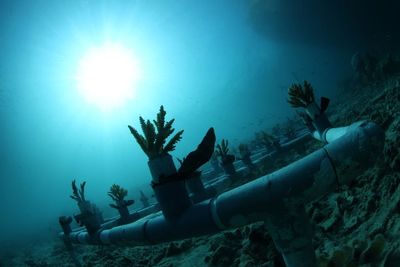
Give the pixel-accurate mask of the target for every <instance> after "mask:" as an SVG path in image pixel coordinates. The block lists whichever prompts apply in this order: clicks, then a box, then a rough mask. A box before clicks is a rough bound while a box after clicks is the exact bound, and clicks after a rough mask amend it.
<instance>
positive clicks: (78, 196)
mask: <svg viewBox="0 0 400 267" xmlns="http://www.w3.org/2000/svg"><path fill="white" fill-rule="evenodd" d="M85 185H86V182H83V183H81V186H80V189H79V190H78V187H77V186H76V181H75V180H73V181H72V195H71V196H70V197H71V198H72V199H74V200H76V201H77V202H78V203H82V202H85V201H86V199H85Z"/></svg>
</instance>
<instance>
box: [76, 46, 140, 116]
mask: <svg viewBox="0 0 400 267" xmlns="http://www.w3.org/2000/svg"><path fill="white" fill-rule="evenodd" d="M76 78H77V87H78V90H79V91H80V93H81V94H82V96H83V97H84V98H85V99H86V101H88V102H89V103H91V104H94V105H96V106H98V107H99V108H100V109H102V110H107V111H108V110H111V109H113V108H116V107H119V106H121V105H123V104H124V103H125V102H126V101H128V100H130V99H132V98H133V97H134V96H135V84H136V83H137V81H138V80H139V79H140V70H139V67H138V63H137V61H136V60H135V58H134V56H133V54H132V52H131V51H130V50H129V49H126V48H124V47H122V46H120V45H115V44H113V45H110V44H109V45H105V46H102V47H95V48H92V49H90V50H89V51H88V52H87V54H86V55H85V56H84V57H83V58H82V59H81V60H80V62H79V66H78V71H77V77H76Z"/></svg>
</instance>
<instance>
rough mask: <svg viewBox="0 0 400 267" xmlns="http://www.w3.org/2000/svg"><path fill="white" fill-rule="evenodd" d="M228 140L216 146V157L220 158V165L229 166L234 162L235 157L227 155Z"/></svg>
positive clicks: (223, 140)
mask: <svg viewBox="0 0 400 267" xmlns="http://www.w3.org/2000/svg"><path fill="white" fill-rule="evenodd" d="M228 144H229V143H228V140H226V139H222V141H221V144H217V146H216V149H217V150H216V151H215V152H216V155H217V156H218V157H220V159H221V163H222V165H226V164H231V163H233V162H234V161H235V156H234V155H231V154H228V152H229V148H228Z"/></svg>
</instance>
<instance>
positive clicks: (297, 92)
mask: <svg viewBox="0 0 400 267" xmlns="http://www.w3.org/2000/svg"><path fill="white" fill-rule="evenodd" d="M288 94H289V98H288V103H289V104H290V105H291V106H292V107H294V108H298V107H304V108H305V107H307V106H308V105H309V104H311V103H312V102H314V100H315V98H314V90H313V88H312V86H311V84H310V83H309V82H307V81H304V83H303V85H302V84H300V83H299V84H293V85H292V86H291V87H289V91H288Z"/></svg>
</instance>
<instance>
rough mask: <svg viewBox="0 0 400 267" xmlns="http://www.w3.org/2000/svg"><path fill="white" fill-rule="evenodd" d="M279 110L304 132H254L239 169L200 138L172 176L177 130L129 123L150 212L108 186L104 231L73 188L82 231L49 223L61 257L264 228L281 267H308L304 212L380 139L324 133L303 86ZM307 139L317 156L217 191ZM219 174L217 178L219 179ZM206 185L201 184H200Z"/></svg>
mask: <svg viewBox="0 0 400 267" xmlns="http://www.w3.org/2000/svg"><path fill="white" fill-rule="evenodd" d="M288 102H289V104H290V105H291V106H292V107H294V108H298V109H302V110H303V111H300V112H299V113H298V114H299V115H300V117H301V118H302V120H303V121H304V123H305V124H306V127H307V128H308V130H309V132H306V133H302V134H298V133H297V132H296V131H295V130H294V129H293V128H290V129H284V131H283V135H284V138H285V139H284V140H285V141H282V140H280V139H279V138H278V137H276V136H273V135H271V134H268V133H266V132H262V133H261V134H260V135H259V140H260V141H261V143H262V144H263V146H265V148H263V149H262V150H260V151H259V152H255V153H253V151H251V149H250V148H249V147H248V146H247V145H245V144H242V145H240V146H239V152H240V160H241V162H242V163H241V162H240V161H235V156H234V155H232V154H229V147H228V141H227V140H226V139H222V141H221V143H220V144H217V146H215V142H216V136H215V132H214V129H213V128H210V129H209V130H208V131H207V133H206V134H205V136H204V138H203V140H202V141H201V142H200V144H199V145H198V146H197V148H196V149H195V150H194V151H192V152H190V153H189V154H188V155H187V156H186V157H185V158H183V159H182V160H181V161H180V163H181V165H180V167H179V168H178V169H177V168H176V167H175V165H174V162H173V159H172V156H171V155H170V153H171V152H173V151H174V149H175V146H176V145H177V143H178V142H179V141H180V140H181V138H182V133H183V130H181V131H178V132H176V133H175V134H174V132H175V129H174V128H173V127H172V125H173V122H174V119H172V120H169V121H166V119H165V116H166V111H165V110H164V107H163V106H161V107H160V110H159V112H158V114H157V117H156V119H155V120H153V121H150V120H144V119H143V118H142V117H139V122H140V126H141V129H142V132H143V134H140V133H139V132H138V131H137V130H136V129H135V128H134V127H132V126H129V129H130V132H131V134H132V135H133V136H134V139H135V140H136V142H137V143H138V145H139V147H140V148H141V149H142V150H143V152H144V153H145V154H146V155H147V156H148V158H149V161H148V163H147V164H148V166H149V169H150V173H151V176H152V181H151V186H152V188H153V191H154V194H155V197H156V199H157V202H158V203H157V205H150V204H149V202H148V200H147V198H146V197H145V195H144V194H143V192H141V202H142V203H143V206H144V207H143V208H142V209H139V210H136V211H132V212H130V211H129V210H128V206H130V205H132V204H133V200H125V197H126V196H127V193H128V192H127V190H125V189H123V188H122V187H121V186H119V185H112V186H111V188H110V191H109V192H108V195H109V196H110V197H111V199H112V200H113V201H114V203H112V204H110V206H111V207H113V208H115V209H117V210H118V212H119V214H120V218H115V219H111V220H106V221H104V220H103V218H102V216H101V213H100V211H99V210H98V209H97V208H96V206H95V205H94V204H91V203H90V202H89V201H87V200H86V199H85V182H84V183H82V184H81V185H80V188H79V189H78V187H77V186H76V183H75V181H73V182H72V190H73V194H72V195H71V198H73V199H74V200H76V201H77V204H78V207H79V210H80V212H81V213H80V214H79V215H77V216H75V220H76V221H77V222H78V223H79V224H80V225H81V226H84V228H82V227H81V228H77V229H74V230H72V229H71V227H70V224H71V222H72V219H71V217H67V216H63V217H60V218H59V223H60V225H61V227H62V230H63V233H61V234H60V235H61V237H62V239H63V241H64V243H65V244H66V246H67V248H69V249H71V248H72V244H73V243H83V244H98V245H104V244H119V245H126V246H134V245H150V244H155V243H161V242H168V241H173V240H181V239H185V238H190V237H194V236H201V235H206V234H213V233H217V232H219V231H223V230H225V229H229V228H235V227H239V226H244V225H248V224H250V223H254V222H258V221H264V222H265V224H266V226H267V228H268V232H269V234H270V235H271V237H272V239H273V240H274V244H275V245H276V247H277V249H278V251H279V252H280V253H281V255H282V257H283V259H284V261H285V263H286V265H287V266H289V267H314V266H317V263H316V257H315V253H314V248H313V244H312V237H313V232H312V227H311V225H310V223H309V221H308V218H307V214H306V212H305V204H307V203H309V202H310V201H315V200H318V199H319V198H321V197H322V196H324V195H326V194H327V193H329V192H331V191H332V190H334V189H335V188H336V187H337V186H338V185H340V184H346V183H349V182H350V181H351V180H352V179H354V178H355V177H356V175H355V174H356V173H360V172H361V171H363V170H365V169H366V168H368V166H369V165H370V164H371V163H372V162H373V159H374V158H376V155H377V154H378V153H380V152H381V151H382V149H383V148H382V146H383V139H384V134H383V131H382V130H381V129H380V127H379V126H377V125H376V124H374V123H372V122H368V121H359V122H356V123H353V124H351V125H349V126H346V127H339V128H333V127H332V126H331V123H330V122H329V120H328V118H327V116H326V115H325V111H326V109H327V107H328V103H329V100H328V99H327V98H321V101H320V105H318V104H317V103H316V102H315V97H314V91H313V88H312V86H311V84H310V83H309V82H307V81H305V82H304V83H303V84H294V85H292V86H291V87H290V88H289V98H288ZM173 134H174V135H173ZM170 137H171V138H170ZM310 137H314V138H316V139H317V140H320V141H323V142H324V143H325V145H324V147H323V148H321V149H319V150H316V151H315V152H313V153H311V154H309V155H307V156H305V157H303V158H301V159H299V160H297V161H295V162H293V163H291V164H290V165H288V166H286V167H283V168H281V169H278V170H276V171H274V172H272V173H270V174H267V175H263V176H261V177H258V178H256V179H254V180H252V181H250V182H247V183H244V184H242V185H239V186H237V187H235V188H229V186H228V187H222V189H221V188H218V186H220V184H221V181H227V180H231V179H232V177H234V178H235V179H240V178H241V174H242V172H241V171H240V170H241V169H243V168H247V169H251V170H254V169H257V168H259V167H260V165H259V164H260V162H262V160H265V159H270V158H274V157H279V156H282V155H283V154H284V153H286V152H287V151H289V149H290V148H292V147H294V146H295V145H297V144H299V143H301V144H304V142H305V140H307V139H309V138H310ZM168 138H170V139H169V141H167V139H168ZM214 148H216V151H215V152H214ZM372 155H374V157H372ZM217 158H219V162H218V164H217ZM210 159H211V163H212V168H213V169H210V170H208V171H205V173H206V174H205V175H204V177H203V175H202V172H200V171H199V168H200V167H201V166H202V165H204V164H205V163H206V162H208V161H210ZM240 164H243V165H244V167H242V168H239V169H237V167H235V165H236V166H239V165H240ZM220 167H222V169H223V170H224V172H225V173H226V175H224V174H222V175H220ZM206 176H207V179H206V180H207V182H205V181H203V180H202V179H205V177H206ZM228 184H229V183H228ZM217 191H219V192H220V193H219V194H216V192H217ZM160 211H161V212H160Z"/></svg>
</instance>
